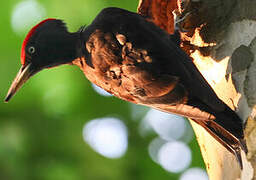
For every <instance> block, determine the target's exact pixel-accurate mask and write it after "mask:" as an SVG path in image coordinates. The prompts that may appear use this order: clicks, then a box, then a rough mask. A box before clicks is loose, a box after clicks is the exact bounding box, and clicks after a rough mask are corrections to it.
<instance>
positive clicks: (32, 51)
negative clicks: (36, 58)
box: [28, 46, 36, 54]
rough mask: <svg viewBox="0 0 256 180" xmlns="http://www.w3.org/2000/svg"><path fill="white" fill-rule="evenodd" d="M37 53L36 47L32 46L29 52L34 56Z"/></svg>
mask: <svg viewBox="0 0 256 180" xmlns="http://www.w3.org/2000/svg"><path fill="white" fill-rule="evenodd" d="M35 51H36V48H35V47H34V46H30V47H29V48H28V52H29V53H30V54H33V53H34V52H35Z"/></svg>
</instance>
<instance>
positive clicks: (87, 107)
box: [0, 0, 207, 180]
mask: <svg viewBox="0 0 256 180" xmlns="http://www.w3.org/2000/svg"><path fill="white" fill-rule="evenodd" d="M137 5H138V1H137V0H67V1H63V0H39V1H35V0H34V1H33V0H27V1H17V0H8V1H2V2H1V17H0V18H1V21H0V26H1V28H0V32H1V45H0V46H1V48H0V49H1V53H0V59H1V66H0V77H1V78H0V83H1V86H0V99H1V101H2V102H1V103H0V179H1V180H23V179H24V180H25V179H26V180H30V179H35V180H80V179H81V180H85V179H86V180H120V179H122V180H131V179H136V180H141V179H143V180H154V179H161V180H167V179H173V180H175V179H182V178H183V179H184V180H186V179H185V175H184V174H186V173H188V171H190V172H193V173H192V175H194V176H191V173H190V176H187V177H198V178H199V177H200V178H202V180H203V179H207V177H206V176H205V171H204V170H203V169H204V165H203V160H202V158H201V155H200V150H199V147H198V145H197V143H196V141H195V138H194V136H193V134H192V133H188V132H191V128H190V127H189V124H188V122H187V121H185V127H186V129H185V130H184V129H183V131H184V133H183V134H181V135H180V136H179V137H177V138H176V139H175V138H174V139H171V138H164V137H161V132H160V133H159V132H158V131H157V130H155V128H154V125H152V124H150V123H149V121H154V122H156V121H155V120H158V118H161V117H160V115H161V116H166V115H163V113H160V115H159V116H158V115H155V116H154V119H153V120H149V121H148V120H147V119H148V118H149V116H150V115H146V114H147V113H148V111H149V109H148V108H144V107H139V106H135V105H131V104H130V103H127V102H124V101H121V100H119V99H117V98H115V97H111V96H102V95H99V94H98V93H97V92H96V91H95V90H94V89H93V87H92V86H91V84H90V82H89V81H88V80H87V79H85V77H84V75H83V73H82V72H81V71H80V70H79V69H78V68H77V67H75V66H67V65H65V66H61V67H58V68H54V69H49V70H44V71H42V72H40V73H39V74H38V75H36V76H35V77H33V78H32V79H31V80H30V81H29V82H28V83H27V84H25V86H24V87H23V88H22V89H20V91H19V92H18V93H17V95H16V96H15V97H14V98H13V99H12V100H11V101H10V103H8V104H5V103H3V99H4V97H5V95H6V93H7V90H8V88H9V86H10V84H11V81H12V80H13V78H14V77H15V75H16V73H17V71H18V69H19V68H20V47H21V44H22V41H23V39H24V37H25V35H26V33H27V31H28V30H29V29H30V28H31V27H32V26H33V25H35V24H36V23H37V22H38V21H40V20H42V19H44V18H46V17H54V18H59V19H63V20H65V22H66V23H67V26H68V29H69V30H70V31H76V30H78V29H79V27H80V26H82V25H86V24H89V23H90V22H91V21H92V20H93V18H94V17H95V16H96V15H97V13H99V11H100V10H101V9H102V8H104V7H109V6H115V7H121V8H124V9H127V10H130V11H133V12H136V8H137ZM154 112H155V113H156V111H154ZM145 116H146V117H145ZM104 117H114V118H115V123H117V126H116V127H120V126H121V127H122V128H123V129H122V133H123V135H122V137H124V138H123V140H124V141H125V142H122V143H123V144H125V143H127V142H126V141H128V146H127V149H126V146H124V147H123V150H122V152H121V153H119V155H116V156H115V157H108V156H107V155H104V153H103V154H102V153H101V154H100V153H98V152H97V150H95V148H94V145H93V143H95V142H94V141H93V140H91V141H92V142H91V144H90V142H89V140H88V137H87V135H86V134H88V132H85V130H86V128H85V125H86V123H88V122H92V120H93V119H96V118H104ZM168 118H169V116H168ZM165 119H166V117H165ZM103 120H104V119H100V120H96V121H97V122H99V121H103ZM119 120H120V122H119ZM182 120H183V119H182ZM96 121H94V122H96ZM106 122H109V121H106ZM159 122H162V121H161V120H159ZM170 122H171V121H170ZM182 122H183V121H182ZM115 123H114V124H115ZM164 123H166V121H164ZM164 123H163V124H159V125H157V126H158V127H162V126H165V124H164ZM91 124H93V123H91ZM110 124H111V123H110ZM87 125H88V124H87ZM171 126H173V125H171ZM88 128H89V126H88ZM88 128H87V129H88ZM177 128H178V127H177ZM177 128H176V130H177ZM94 129H95V128H94ZM103 129H104V127H103ZM114 129H115V128H114ZM125 129H126V130H127V133H126V131H125ZM160 131H161V129H160ZM101 132H104V131H101ZM177 132H179V129H178V131H177ZM106 133H109V132H108V131H106ZM111 133H114V130H113V129H112V130H111V131H110V134H111ZM167 133H169V132H167ZM94 136H97V137H98V138H96V140H97V139H100V138H102V136H100V135H97V134H95V133H94V134H93V133H92V134H90V138H91V139H93V138H94ZM103 136H104V133H103ZM106 136H107V135H106ZM116 136H117V137H119V136H120V137H121V135H118V134H116V135H115V134H111V135H109V136H107V137H110V138H111V137H116ZM186 136H189V138H188V137H186ZM86 139H87V140H88V143H86V142H85V141H86ZM103 139H104V138H103ZM117 140H118V139H117ZM113 141H114V140H113ZM153 142H156V143H153ZM172 142H180V143H181V144H183V145H184V146H186V147H189V148H188V149H189V153H188V154H190V155H191V156H190V158H191V160H187V164H185V165H183V167H182V168H180V169H178V170H177V169H176V170H173V169H172V168H173V167H170V168H168V165H167V166H165V165H163V164H162V160H163V158H162V160H161V162H160V160H159V159H158V158H159V154H158V153H159V151H160V149H161V146H163V145H165V144H168V143H169V144H171V143H172ZM105 143H106V142H105ZM111 143H112V142H111V140H110V141H109V142H107V145H109V146H111V145H112V144H111ZM122 143H121V145H122ZM89 144H90V145H89ZM103 144H104V143H103ZM117 144H118V143H117ZM114 145H115V143H114V144H113V147H114ZM119 145H120V143H119ZM149 147H153V150H152V149H151V150H150V148H149ZM172 147H174V146H172ZM103 149H104V146H103ZM171 149H172V150H174V151H175V148H171ZM190 150H191V151H190ZM177 151H178V150H177ZM149 152H150V153H149ZM168 152H169V154H170V157H171V155H172V154H173V151H171V150H170V151H169V150H167V154H168ZM182 152H183V151H180V153H181V154H180V155H176V156H177V157H179V156H180V157H182V156H183V154H182ZM186 152H187V151H186ZM176 153H179V151H178V152H176ZM150 154H151V155H150ZM164 158H166V159H167V160H168V162H169V163H172V164H175V163H177V159H176V160H175V159H174V160H173V159H172V158H168V157H164ZM172 160H173V161H172ZM178 161H179V160H178ZM191 168H192V169H191ZM200 168H202V169H200ZM174 169H175V168H174ZM196 174H197V176H195V175H196ZM183 179H182V180H183ZM187 179H188V178H187Z"/></svg>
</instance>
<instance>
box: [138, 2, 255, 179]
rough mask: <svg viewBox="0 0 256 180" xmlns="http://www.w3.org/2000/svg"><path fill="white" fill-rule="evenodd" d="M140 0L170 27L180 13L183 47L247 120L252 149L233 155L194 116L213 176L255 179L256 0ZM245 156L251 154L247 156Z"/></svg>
mask: <svg viewBox="0 0 256 180" xmlns="http://www.w3.org/2000/svg"><path fill="white" fill-rule="evenodd" d="M181 2H182V0H140V3H139V6H138V13H139V14H141V15H142V16H144V17H145V18H146V19H147V20H149V21H152V22H154V23H155V24H156V25H157V26H159V27H161V28H162V29H165V30H166V31H167V32H168V33H170V34H171V33H173V31H174V26H173V24H174V21H173V14H172V11H174V10H175V11H176V12H178V13H180V16H181V17H184V16H185V18H184V20H183V21H182V22H180V28H181V29H182V30H184V31H185V32H182V33H181V39H182V43H181V47H182V48H183V49H184V51H186V52H187V53H188V54H189V55H190V57H191V58H192V60H193V62H194V63H195V64H196V66H197V67H198V69H199V70H200V71H201V73H202V74H203V76H204V77H205V78H206V79H207V81H208V83H209V84H210V85H211V86H212V88H213V89H214V90H215V92H216V93H217V95H218V96H219V97H220V98H221V99H222V100H223V101H224V102H225V103H226V104H228V105H229V106H230V107H231V108H232V109H234V110H236V111H237V113H238V115H239V116H240V117H241V118H242V119H243V120H244V124H245V125H246V128H245V138H246V141H247V146H248V154H247V155H245V154H243V155H242V156H243V165H244V168H243V170H242V171H241V170H240V168H239V166H238V164H237V161H236V160H235V157H234V155H232V154H231V153H230V152H228V151H227V150H226V149H225V148H224V147H222V145H220V144H219V143H218V142H217V141H216V140H215V139H214V138H212V137H211V135H209V134H208V133H207V132H206V131H205V130H204V129H203V128H202V127H200V126H198V125H197V124H195V123H194V122H191V124H192V126H193V129H194V131H195V134H196V137H197V140H198V143H199V146H200V148H201V153H202V155H203V158H204V161H205V164H206V168H207V172H208V175H209V178H210V179H212V180H234V179H241V180H250V179H256V174H255V173H254V170H255V169H256V142H255V139H256V121H255V120H256V118H255V110H254V109H255V108H254V107H255V104H256V78H255V77H256V38H255V37H256V20H255V19H256V11H255V8H256V1H252V0H243V1H239V0H204V1H203V0H201V1H200V0H194V1H193V0H187V1H186V2H184V1H183V2H182V3H181ZM246 156H247V157H246Z"/></svg>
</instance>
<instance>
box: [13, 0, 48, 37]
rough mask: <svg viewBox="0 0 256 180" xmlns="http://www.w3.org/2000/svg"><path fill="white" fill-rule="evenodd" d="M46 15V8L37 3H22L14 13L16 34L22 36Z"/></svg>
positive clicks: (30, 1) (29, 1)
mask: <svg viewBox="0 0 256 180" xmlns="http://www.w3.org/2000/svg"><path fill="white" fill-rule="evenodd" d="M45 15H46V10H45V8H44V7H43V6H42V5H41V4H39V3H38V2H37V1H34V0H27V1H22V2H20V3H18V4H17V5H16V6H15V7H14V9H13V11H12V17H11V25H12V29H13V31H14V32H15V33H16V34H18V35H20V34H22V33H24V32H27V31H28V30H29V29H30V28H31V26H33V25H35V24H36V23H38V21H40V20H42V18H43V17H44V16H45Z"/></svg>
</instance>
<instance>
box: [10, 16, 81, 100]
mask: <svg viewBox="0 0 256 180" xmlns="http://www.w3.org/2000/svg"><path fill="white" fill-rule="evenodd" d="M74 34H75V33H69V32H68V31H67V28H66V26H65V24H64V23H63V22H62V21H61V20H57V19H52V18H50V19H45V20H43V21H42V22H40V23H39V24H37V25H36V26H34V27H33V28H32V29H31V30H30V31H29V32H28V34H27V36H26V38H25V39H24V41H23V44H22V47H21V57H20V58H21V68H20V70H19V72H18V74H17V76H16V77H15V79H14V81H13V83H12V85H11V87H10V89H9V91H8V93H7V96H6V98H5V102H8V101H9V100H10V98H11V97H12V96H13V95H14V94H15V93H16V92H17V91H18V90H19V88H20V87H21V86H22V85H23V84H24V83H25V82H26V81H27V80H28V79H29V78H30V77H31V76H33V75H34V74H36V73H37V72H39V71H41V70H42V69H44V68H50V67H54V66H58V65H60V64H65V63H68V62H70V61H71V60H72V59H75V57H76V51H75V50H73V49H75V48H76V47H73V46H75V40H76V38H75V37H74ZM72 43H73V44H72Z"/></svg>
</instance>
